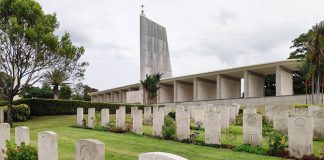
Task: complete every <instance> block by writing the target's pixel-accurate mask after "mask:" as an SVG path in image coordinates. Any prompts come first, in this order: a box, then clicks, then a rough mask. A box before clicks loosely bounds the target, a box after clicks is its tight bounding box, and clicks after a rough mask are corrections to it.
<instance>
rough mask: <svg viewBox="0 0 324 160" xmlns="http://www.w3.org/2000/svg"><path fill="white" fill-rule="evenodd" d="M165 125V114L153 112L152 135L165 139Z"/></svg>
mask: <svg viewBox="0 0 324 160" xmlns="http://www.w3.org/2000/svg"><path fill="white" fill-rule="evenodd" d="M163 125H164V112H163V111H154V112H153V130H152V135H153V136H158V137H163V133H162V127H163Z"/></svg>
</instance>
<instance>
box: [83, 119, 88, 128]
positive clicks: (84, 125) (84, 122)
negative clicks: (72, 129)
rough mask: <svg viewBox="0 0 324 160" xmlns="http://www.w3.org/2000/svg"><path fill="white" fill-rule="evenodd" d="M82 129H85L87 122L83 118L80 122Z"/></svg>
mask: <svg viewBox="0 0 324 160" xmlns="http://www.w3.org/2000/svg"><path fill="white" fill-rule="evenodd" d="M82 127H83V128H85V127H87V121H86V120H85V119H84V118H83V120H82Z"/></svg>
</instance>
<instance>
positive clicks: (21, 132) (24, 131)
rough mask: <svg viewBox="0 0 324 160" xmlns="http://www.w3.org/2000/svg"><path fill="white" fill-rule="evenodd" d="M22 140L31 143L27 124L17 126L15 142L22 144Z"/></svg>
mask: <svg viewBox="0 0 324 160" xmlns="http://www.w3.org/2000/svg"><path fill="white" fill-rule="evenodd" d="M22 142H25V144H26V145H28V144H29V128H28V127H25V126H19V127H16V128H15V143H16V144H17V145H20V144H21V143H22Z"/></svg>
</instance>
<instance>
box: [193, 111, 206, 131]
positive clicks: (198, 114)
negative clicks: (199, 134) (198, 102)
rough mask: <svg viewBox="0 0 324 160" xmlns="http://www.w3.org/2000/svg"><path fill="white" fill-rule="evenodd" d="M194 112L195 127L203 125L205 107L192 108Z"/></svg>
mask: <svg viewBox="0 0 324 160" xmlns="http://www.w3.org/2000/svg"><path fill="white" fill-rule="evenodd" d="M194 112H195V118H194V120H195V121H194V122H195V124H196V126H197V127H203V126H204V117H205V109H203V108H197V109H195V110H194Z"/></svg>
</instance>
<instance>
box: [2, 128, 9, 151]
mask: <svg viewBox="0 0 324 160" xmlns="http://www.w3.org/2000/svg"><path fill="white" fill-rule="evenodd" d="M6 140H10V124H8V123H0V151H1V150H2V149H4V150H5V149H6Z"/></svg>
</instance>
